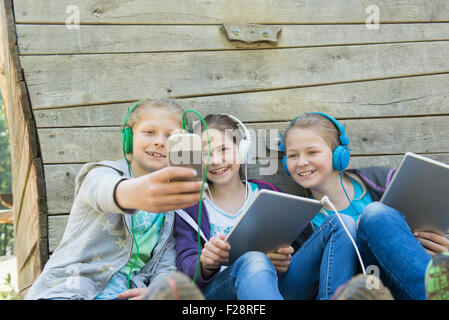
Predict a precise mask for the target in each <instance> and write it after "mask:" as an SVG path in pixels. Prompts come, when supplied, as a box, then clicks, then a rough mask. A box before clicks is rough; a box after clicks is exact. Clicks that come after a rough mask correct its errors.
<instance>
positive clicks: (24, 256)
mask: <svg viewBox="0 0 449 320" xmlns="http://www.w3.org/2000/svg"><path fill="white" fill-rule="evenodd" d="M41 167H42V163H41V162H40V160H35V161H33V163H32V165H31V170H30V172H29V176H28V180H27V184H26V189H25V191H24V195H23V204H22V207H21V212H22V213H21V218H20V219H16V221H15V229H16V230H15V253H16V256H17V268H18V270H20V269H22V268H23V266H24V264H25V263H26V261H27V260H28V259H29V257H30V256H31V255H32V253H33V250H34V249H35V247H36V246H37V244H38V242H39V241H40V240H42V239H44V238H46V237H47V216H46V214H45V213H46V204H45V198H44V196H45V194H42V193H43V192H44V189H45V185H44V184H43V185H40V184H39V183H38V182H39V181H41V180H40V179H39V177H38V176H39V175H40V174H43V172H42V173H41V172H40V170H41V169H40V168H41ZM42 182H43V181H42ZM40 258H41V260H43V259H45V257H42V256H41V257H40ZM41 266H43V265H41Z"/></svg>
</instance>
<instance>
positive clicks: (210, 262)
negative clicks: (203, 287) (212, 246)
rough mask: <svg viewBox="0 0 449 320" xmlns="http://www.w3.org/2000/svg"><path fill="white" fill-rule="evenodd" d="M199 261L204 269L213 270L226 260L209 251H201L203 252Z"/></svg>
mask: <svg viewBox="0 0 449 320" xmlns="http://www.w3.org/2000/svg"><path fill="white" fill-rule="evenodd" d="M200 260H201V262H202V263H203V264H204V265H205V266H206V268H209V269H214V268H218V267H219V266H220V265H221V264H223V263H225V262H227V260H228V259H227V258H224V257H221V256H219V255H218V254H216V253H215V252H213V251H211V250H209V249H203V251H202V252H201V257H200Z"/></svg>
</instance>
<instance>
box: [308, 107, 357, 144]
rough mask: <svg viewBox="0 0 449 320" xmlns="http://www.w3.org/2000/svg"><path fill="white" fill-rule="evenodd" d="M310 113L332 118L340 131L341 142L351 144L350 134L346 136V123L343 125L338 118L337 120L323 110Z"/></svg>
mask: <svg viewBox="0 0 449 320" xmlns="http://www.w3.org/2000/svg"><path fill="white" fill-rule="evenodd" d="M309 114H319V115H320V116H323V117H325V118H327V119H328V120H330V121H331V122H332V123H333V124H334V125H335V126H336V127H337V129H338V131H340V138H339V139H340V144H341V145H342V146H347V145H348V144H349V138H348V136H346V133H345V125H343V126H342V125H341V124H340V123H339V122H338V121H337V120H335V119H334V118H333V117H331V116H330V115H328V114H325V113H322V112H309Z"/></svg>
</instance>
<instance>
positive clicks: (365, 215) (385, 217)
mask: <svg viewBox="0 0 449 320" xmlns="http://www.w3.org/2000/svg"><path fill="white" fill-rule="evenodd" d="M391 219H402V217H401V214H400V212H399V211H397V210H395V209H393V208H391V207H388V206H386V205H384V204H383V203H381V202H377V201H376V202H371V203H370V204H369V205H367V206H366V207H365V209H363V212H362V215H361V216H360V221H359V228H368V229H370V228H371V227H373V226H375V227H377V228H378V227H379V226H381V225H383V224H389V223H390V220H391Z"/></svg>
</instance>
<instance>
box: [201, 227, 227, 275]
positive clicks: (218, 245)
mask: <svg viewBox="0 0 449 320" xmlns="http://www.w3.org/2000/svg"><path fill="white" fill-rule="evenodd" d="M225 238H226V237H225V235H224V234H221V235H220V236H218V237H212V238H211V239H210V240H209V241H207V242H206V244H205V245H204V248H203V250H202V251H201V257H200V261H201V271H202V273H203V276H204V277H205V278H210V277H211V276H212V274H214V273H215V271H216V270H217V269H219V268H220V267H221V265H222V264H223V263H226V262H228V258H229V251H230V250H231V246H230V245H229V243H227V242H226V241H225V240H224V239H225Z"/></svg>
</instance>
